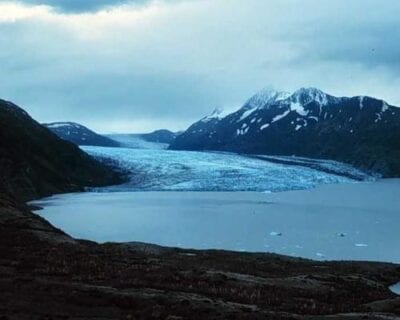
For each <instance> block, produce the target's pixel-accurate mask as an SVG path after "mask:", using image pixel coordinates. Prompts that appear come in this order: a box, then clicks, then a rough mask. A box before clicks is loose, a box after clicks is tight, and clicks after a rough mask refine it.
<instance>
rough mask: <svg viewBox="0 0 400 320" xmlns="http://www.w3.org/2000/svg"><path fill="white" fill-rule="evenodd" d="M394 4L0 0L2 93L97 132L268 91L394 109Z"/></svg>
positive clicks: (399, 57)
mask: <svg viewBox="0 0 400 320" xmlns="http://www.w3.org/2000/svg"><path fill="white" fill-rule="evenodd" d="M399 12H400V1H398V0H385V1H382V0H335V1H332V0H169V1H168V0H155V1H152V0H136V1H135V0H133V1H132V0H131V1H128V0H20V1H4V0H0V74H1V76H2V81H0V98H2V99H6V100H10V101H13V102H14V103H16V104H18V105H19V106H21V107H23V108H24V109H25V110H26V111H28V112H29V113H30V114H31V115H32V116H33V117H34V118H35V119H37V120H38V121H40V122H53V121H75V122H79V123H81V124H84V125H86V126H88V127H90V128H91V129H94V130H96V131H98V132H101V133H112V132H126V133H129V132H130V133H133V132H135V133H137V132H149V131H152V130H154V129H159V128H167V129H171V130H176V131H177V130H184V129H186V128H187V127H188V126H189V125H190V124H191V123H192V122H194V121H197V120H198V119H200V118H201V117H203V116H205V115H207V114H209V113H211V112H212V111H213V109H215V107H223V108H225V109H227V110H232V111H233V110H235V109H237V108H239V107H240V106H241V105H242V104H243V103H244V102H245V101H246V100H247V99H248V98H249V97H250V96H251V95H253V94H254V93H256V92H257V91H259V90H261V89H263V88H265V87H269V88H274V89H276V90H283V91H295V90H296V89H298V88H300V87H317V88H319V89H321V90H323V91H325V92H327V93H330V94H333V95H336V96H354V95H369V96H374V97H378V98H381V99H384V100H386V101H387V102H388V103H389V104H392V105H398V106H400V90H399V88H400V19H399Z"/></svg>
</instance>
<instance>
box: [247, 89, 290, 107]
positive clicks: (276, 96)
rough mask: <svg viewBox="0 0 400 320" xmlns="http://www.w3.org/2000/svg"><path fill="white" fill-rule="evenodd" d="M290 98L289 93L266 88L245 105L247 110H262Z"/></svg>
mask: <svg viewBox="0 0 400 320" xmlns="http://www.w3.org/2000/svg"><path fill="white" fill-rule="evenodd" d="M289 96H290V93H289V92H285V91H276V90H274V89H271V88H268V87H267V88H264V89H262V90H260V91H259V92H257V93H256V94H255V95H253V96H252V97H251V98H250V99H249V100H247V102H246V103H245V105H244V108H246V109H253V108H262V107H265V106H268V105H270V104H271V103H273V102H277V101H280V100H284V99H286V98H288V97H289Z"/></svg>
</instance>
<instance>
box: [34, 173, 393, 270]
mask: <svg viewBox="0 0 400 320" xmlns="http://www.w3.org/2000/svg"><path fill="white" fill-rule="evenodd" d="M398 183H400V180H399V179H382V180H379V181H374V182H370V181H369V182H353V183H345V184H325V185H320V186H318V187H317V188H314V189H307V190H294V191H285V192H277V193H266V194H264V193H261V192H248V191H244V192H233V193H232V192H222V191H218V192H205V191H198V192H182V191H161V192H153V191H142V192H138V191H123V192H111V193H98V192H95V193H90V192H89V193H78V194H66V195H57V196H55V197H53V198H47V199H42V200H39V201H37V202H34V204H36V205H40V206H46V205H47V206H48V207H47V208H46V209H45V210H44V211H41V212H38V214H39V215H41V216H42V217H45V218H46V219H48V220H49V221H50V222H52V223H53V224H55V225H56V226H58V227H60V228H62V229H64V230H66V231H67V232H68V233H70V234H72V235H73V236H75V237H78V238H83V239H89V240H92V241H97V242H99V243H106V242H115V243H123V242H130V241H140V242H146V243H154V244H157V245H161V246H169V247H178V248H194V249H199V250H207V249H216V250H231V251H232V250H233V251H236V252H275V253H278V254H284V255H289V256H295V257H303V258H307V259H316V260H319V261H341V260H357V261H382V262H394V263H399V262H400V257H399V256H398V255H396V254H395V252H394V251H393V250H394V249H393V250H392V249H391V248H393V247H396V243H397V242H398V240H396V237H395V236H394V234H396V232H395V230H392V229H393V226H394V225H395V223H394V221H393V222H391V221H392V220H393V219H395V214H394V213H393V212H394V211H395V210H396V206H398V203H397V202H396V195H397V193H398V192H397V193H395V194H392V195H391V193H393V191H391V190H393V189H394V190H397V188H396V186H397V184H398ZM393 184H395V185H393ZM364 196H366V197H367V198H368V199H370V202H373V203H369V202H368V203H367V202H366V201H364V200H363V197H364ZM99 200H101V201H100V202H99ZM376 200H379V202H378V201H376ZM338 204H341V207H337V205H338ZM54 205H55V207H53V206H54ZM120 206H122V207H121V209H120ZM391 207H393V208H391ZM121 210H123V211H121ZM293 210H295V211H293ZM371 210H372V211H371ZM385 210H386V211H385ZM69 212H72V214H68V213H69ZM73 212H88V213H87V214H85V215H84V217H82V216H81V215H78V214H73ZM109 212H110V213H109ZM111 212H112V214H111ZM157 212H160V214H157ZM350 215H351V216H352V217H351V218H352V219H350ZM213 217H214V218H213ZM82 219H83V220H82ZM215 219H216V220H215ZM232 219H233V220H234V221H237V222H235V223H234V224H233V225H231V224H232V222H231V221H230V220H232ZM282 219H284V220H282ZM285 219H286V221H285ZM349 219H350V220H349ZM81 220H82V221H81ZM214 220H215V221H214ZM378 220H379V221H378ZM154 221H157V222H156V223H155V222H154ZM347 221H349V222H347ZM214 222H215V223H214ZM378 222H379V224H376V223H378ZM180 224H182V226H180ZM92 225H96V228H95V229H93V228H91V227H90V226H92ZM124 226H126V227H124ZM136 226H137V227H136ZM386 227H387V228H386ZM260 228H261V229H260ZM383 229H385V230H386V232H385V233H383V231H382V230H383ZM163 230H164V231H163ZM189 230H190V231H189ZM358 230H362V231H363V232H362V233H360V234H359V231H358ZM165 231H168V233H167V234H166V233H165ZM227 231H229V234H225V233H226V232H227ZM250 231H251V232H250ZM186 233H188V235H186ZM282 233H283V235H282ZM161 234H164V235H163V236H161ZM249 234H251V235H249ZM275 235H280V236H275ZM393 237H394V238H393ZM203 238H204V240H202V239H203ZM206 238H207V239H206ZM316 242H319V243H318V245H315V243H316ZM264 244H265V245H264ZM281 247H282V249H281ZM286 247H287V248H286ZM392 254H395V255H394V256H393V255H392Z"/></svg>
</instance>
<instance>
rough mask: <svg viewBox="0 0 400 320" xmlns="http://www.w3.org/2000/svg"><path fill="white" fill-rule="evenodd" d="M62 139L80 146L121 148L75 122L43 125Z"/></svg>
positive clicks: (114, 142)
mask: <svg viewBox="0 0 400 320" xmlns="http://www.w3.org/2000/svg"><path fill="white" fill-rule="evenodd" d="M43 125H44V126H45V127H47V128H48V129H50V130H51V131H53V132H54V133H55V134H56V135H58V136H59V137H60V138H61V139H64V140H67V141H70V142H72V143H74V144H76V145H79V146H100V147H119V146H120V144H119V143H118V142H116V141H114V140H112V139H110V138H107V137H104V136H102V135H100V134H98V133H96V132H94V131H92V130H90V129H88V128H87V127H85V126H83V125H81V124H78V123H75V122H53V123H45V124H43Z"/></svg>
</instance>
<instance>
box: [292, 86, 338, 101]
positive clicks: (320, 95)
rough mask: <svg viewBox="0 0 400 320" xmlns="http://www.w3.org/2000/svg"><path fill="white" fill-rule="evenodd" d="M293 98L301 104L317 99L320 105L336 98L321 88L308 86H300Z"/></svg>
mask: <svg viewBox="0 0 400 320" xmlns="http://www.w3.org/2000/svg"><path fill="white" fill-rule="evenodd" d="M291 99H292V100H294V101H296V102H299V103H301V104H307V103H310V102H311V101H315V102H317V103H319V104H320V105H326V104H328V103H329V100H331V99H335V98H334V97H332V96H330V95H328V94H326V93H325V92H323V91H321V90H320V89H317V88H314V87H308V88H300V89H298V90H296V91H295V92H294V93H293V94H292V95H291Z"/></svg>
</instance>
